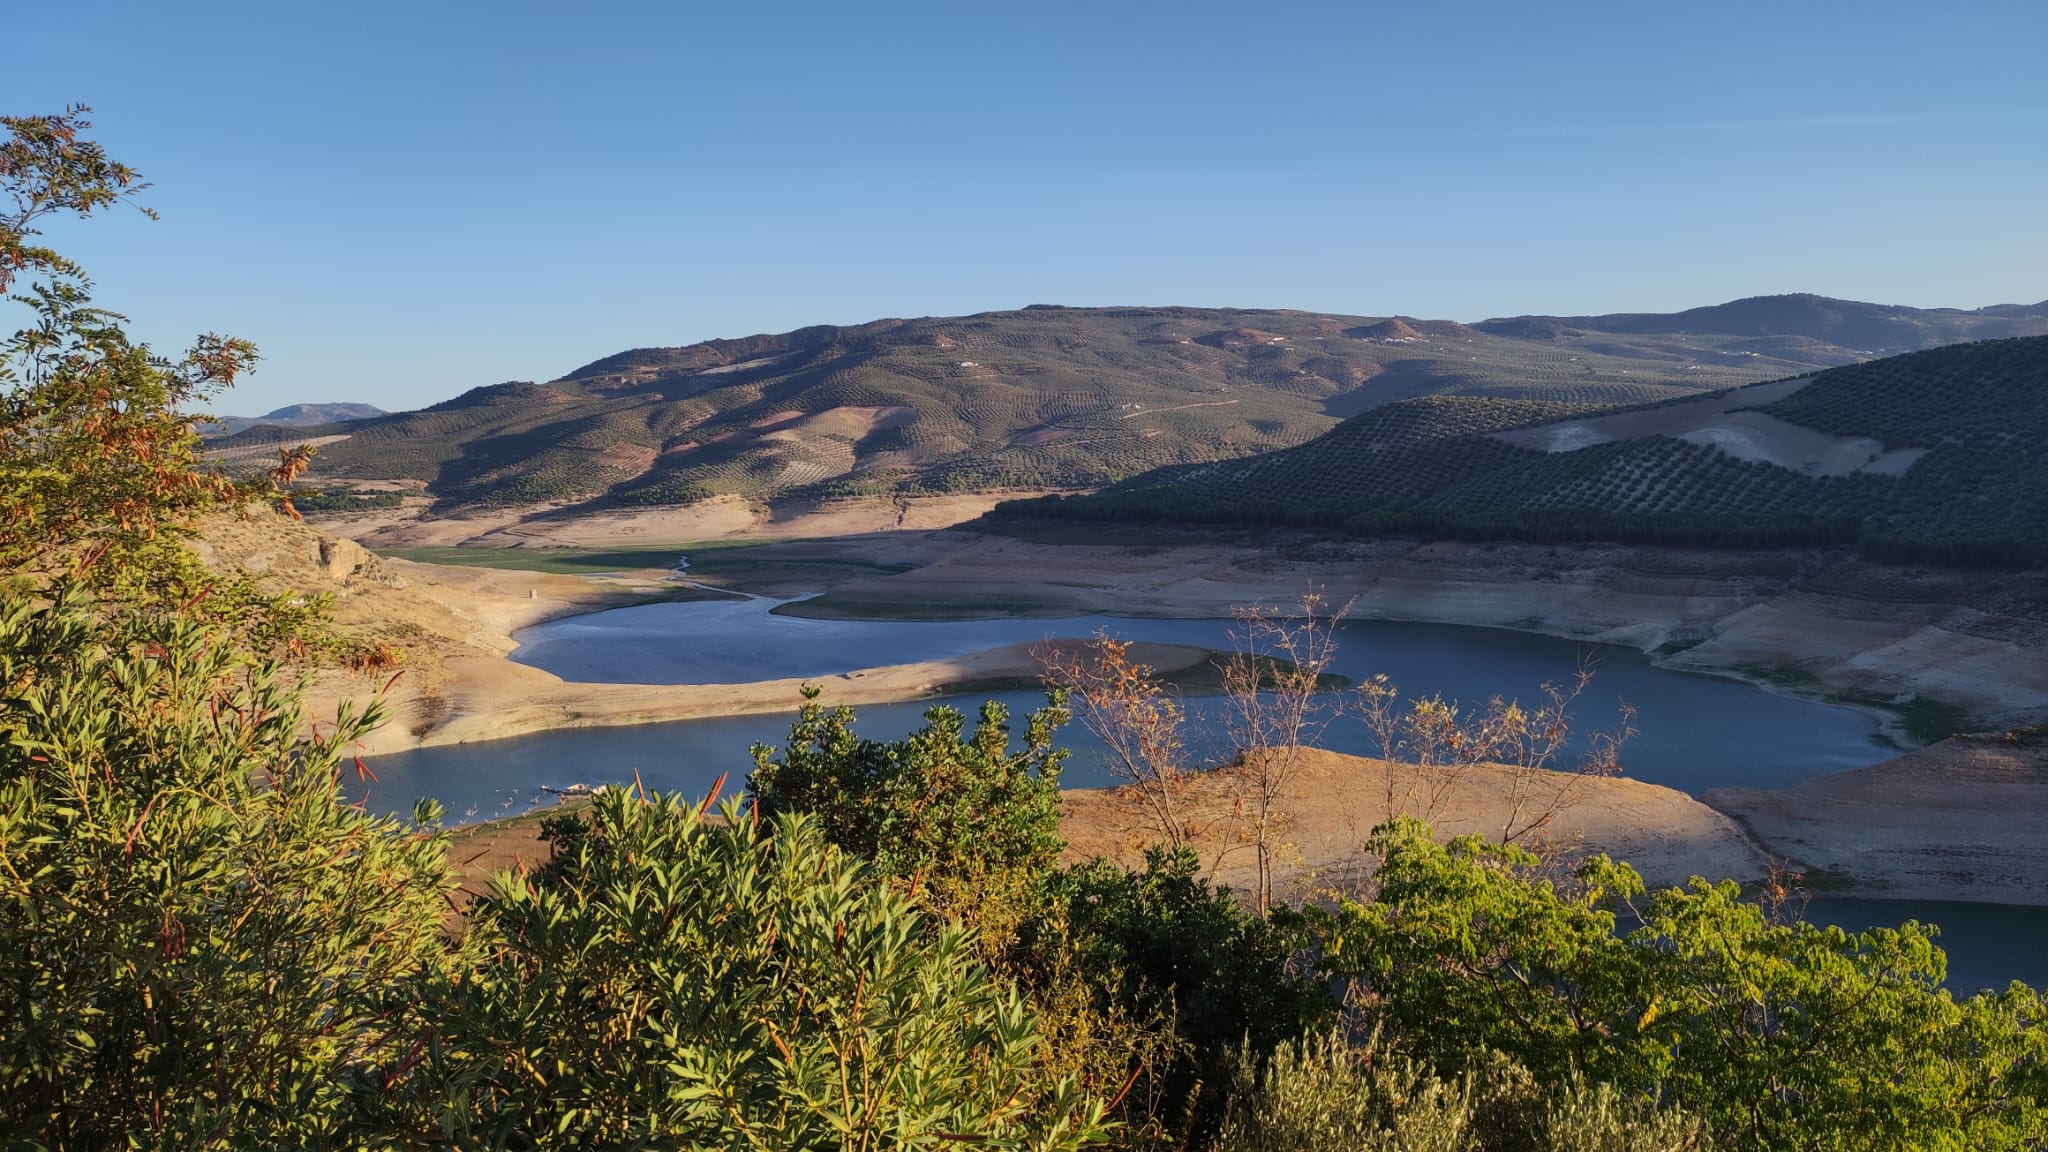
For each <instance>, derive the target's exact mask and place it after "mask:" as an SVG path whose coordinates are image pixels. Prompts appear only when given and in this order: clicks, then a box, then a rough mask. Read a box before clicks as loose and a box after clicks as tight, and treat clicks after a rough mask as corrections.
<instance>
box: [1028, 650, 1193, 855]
mask: <svg viewBox="0 0 2048 1152" xmlns="http://www.w3.org/2000/svg"><path fill="white" fill-rule="evenodd" d="M1032 655H1033V656H1035V657H1036V658H1037V659H1038V662H1039V663H1040V665H1042V666H1043V667H1044V669H1045V679H1046V682H1047V683H1048V684H1050V685H1052V686H1053V687H1056V688H1060V689H1063V690H1064V691H1065V692H1066V693H1067V703H1068V706H1069V707H1070V708H1072V709H1073V712H1074V717H1075V719H1077V720H1079V721H1080V722H1081V726H1082V727H1083V728H1085V729H1087V730H1088V732H1089V734H1090V735H1092V736H1094V737H1095V738H1096V739H1097V740H1100V741H1101V742H1102V744H1103V747H1104V748H1106V749H1108V752H1109V762H1108V768H1109V774H1110V775H1111V776H1112V777H1114V778H1116V779H1117V780H1119V781H1121V782H1122V784H1123V785H1124V786H1125V788H1126V789H1127V791H1128V792H1129V794H1131V795H1133V796H1135V797H1136V798H1137V799H1138V801H1139V804H1140V806H1141V809H1142V810H1143V812H1144V813H1145V823H1146V830H1147V831H1148V832H1150V833H1151V834H1152V835H1153V836H1154V837H1156V839H1157V842H1159V843H1161V844H1164V845H1165V846H1166V847H1168V848H1171V849H1175V850H1178V849H1181V848H1185V847H1188V846H1189V845H1190V843H1191V841H1193V840H1194V839H1195V837H1196V836H1197V835H1199V834H1200V832H1201V825H1202V824H1203V823H1204V821H1203V819H1202V817H1203V816H1204V813H1203V811H1202V808H1203V805H1202V803H1201V792H1202V789H1201V788H1200V786H1199V781H1198V780H1197V779H1196V768H1195V767H1194V766H1193V765H1191V764H1190V763H1189V762H1188V754H1187V746H1186V742H1185V740H1184V738H1183V729H1184V723H1185V721H1186V719H1187V712H1186V710H1185V709H1184V708H1182V707H1181V703H1180V701H1179V700H1178V699H1176V698H1175V696H1174V695H1173V693H1172V691H1171V690H1170V689H1169V688H1167V686H1166V685H1165V684H1163V683H1161V682H1160V680H1159V678H1158V677H1157V676H1156V675H1154V674H1153V671H1152V669H1151V667H1150V666H1148V665H1145V664H1141V663H1139V662H1138V661H1137V660H1136V659H1134V658H1133V657H1132V655H1131V645H1130V643H1129V642H1128V641H1124V640H1118V639H1115V638H1114V637H1112V636H1110V635H1109V633H1108V632H1106V631H1103V632H1097V633H1096V634H1095V636H1094V638H1093V639H1092V640H1090V641H1088V642H1087V643H1086V644H1084V645H1078V646H1077V645H1071V644H1060V643H1057V642H1047V643H1044V644H1040V645H1039V646H1037V647H1036V648H1035V649H1033V651H1032Z"/></svg>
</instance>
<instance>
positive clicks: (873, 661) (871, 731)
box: [374, 598, 1893, 819]
mask: <svg viewBox="0 0 2048 1152" xmlns="http://www.w3.org/2000/svg"><path fill="white" fill-rule="evenodd" d="M777 606H778V602H777V601H773V600H767V599H760V598H755V599H749V600H745V601H733V600H716V601H695V602H685V603H670V604H649V605H643V606H640V607H635V608H620V609H614V610H612V611H609V612H598V613H593V614H590V615H587V616H576V617H570V618H568V619H564V620H559V621H554V622H551V623H547V624H543V625H540V626H538V627H535V628H530V629H526V630H525V631H523V632H521V633H520V634H519V636H518V639H519V641H520V644H521V647H520V648H519V650H518V651H517V652H515V653H514V654H513V658H514V659H515V660H518V661H520V662H522V663H526V664H530V665H532V666H534V667H537V668H541V669H544V670H546V671H548V672H552V673H554V674H555V675H557V676H560V677H562V678H563V679H564V680H574V681H584V682H593V683H621V684H632V683H638V684H737V683H746V682H749V681H755V680H773V679H785V678H794V677H807V678H814V679H825V678H829V677H833V676H838V675H841V674H843V673H846V672H849V671H853V670H856V669H861V668H872V667H880V666H885V665H891V664H908V663H915V662H919V661H926V660H938V659H945V658H949V657H957V656H964V655H967V654H969V653H973V652H979V651H984V650H986V649H989V648H995V647H1000V646H1003V645H1008V644H1024V643H1032V642H1036V641H1039V640H1044V639H1048V638H1051V637H1085V636H1090V635H1093V634H1095V633H1097V632H1098V631H1105V632H1108V633H1110V634H1111V635H1114V636H1117V637H1119V638H1121V639H1125V640H1132V641H1147V642H1157V643H1167V644H1184V645H1191V646H1197V647H1204V648H1215V649H1225V650H1227V649H1229V648H1230V647H1231V631H1232V629H1233V628H1234V627H1235V625H1234V624H1233V622H1232V621H1229V620H1219V619H1192V620H1188V619H1152V618H1144V617H1113V616H1076V617H1067V618H1062V619H1050V620H1048V619H994V620H964V621H945V622H923V621H917V622H908V621H870V620H813V619H808V618H804V617H799V616H789V615H783V614H779V613H776V612H774V611H773V609H774V608H776V607H777ZM1338 627H1339V647H1338V655H1337V660H1336V662H1335V665H1334V667H1333V670H1334V671H1335V672H1337V673H1338V674H1340V675H1343V676H1345V677H1348V678H1349V679H1351V680H1352V681H1354V682H1357V681H1360V680H1363V679H1365V678H1366V677H1369V676H1372V675H1375V674H1385V675H1387V676H1389V677H1390V678H1392V680H1393V681H1394V683H1395V684H1396V685H1397V686H1398V687H1399V688H1400V690H1401V692H1402V694H1403V696H1404V697H1407V698H1414V697H1428V696H1432V695H1436V694H1441V695H1442V696H1443V697H1444V698H1445V699H1446V700H1447V701H1456V702H1459V703H1461V704H1463V705H1466V706H1468V707H1483V706H1484V705H1485V703H1486V701H1487V700H1488V698H1490V697H1492V696H1496V695H1498V696H1502V697H1507V698H1520V699H1521V700H1523V701H1525V702H1529V701H1533V700H1536V699H1537V698H1538V697H1539V693H1540V689H1541V686H1542V685H1543V684H1544V683H1546V682H1548V683H1557V684H1563V683H1567V682H1569V681H1570V680H1572V678H1573V677H1574V676H1575V675H1576V674H1577V670H1578V669H1579V667H1580V666H1581V664H1585V665H1588V666H1590V667H1591V668H1592V670H1593V672H1594V679H1593V682H1592V684H1591V686H1589V687H1588V689H1587V690H1586V692H1585V694H1584V695H1583V696H1582V697H1581V698H1580V700H1579V702H1578V704H1577V706H1576V707H1575V708H1574V713H1573V722H1574V730H1575V732H1576V733H1577V734H1578V735H1579V736H1580V737H1582V738H1583V737H1584V736H1586V735H1587V734H1589V733H1592V732H1595V731H1598V730H1600V729H1603V728H1609V727H1612V726H1613V725H1614V724H1615V723H1616V722H1617V721H1618V718H1619V716H1618V711H1617V709H1618V707H1619V705H1621V704H1623V703H1627V704H1628V705H1630V706H1632V707H1634V708H1635V709H1636V714H1635V719H1634V722H1633V723H1634V726H1635V727H1636V729H1637V730H1638V735H1637V736H1636V738H1635V739H1634V740H1632V741H1631V742H1630V743H1629V744H1628V746H1627V748H1626V749H1625V751H1624V753H1623V758H1622V759H1623V764H1624V767H1625V770H1626V773H1627V775H1629V776H1631V777H1634V778H1636V779H1639V780H1644V781H1647V782H1649V783H1653V784H1662V785H1665V786H1668V787H1672V788H1677V789H1679V790H1681V791H1685V792H1691V793H1699V792H1704V791H1706V790H1707V789H1710V788H1723V787H1753V788H1781V787H1785V786H1787V785H1790V784H1796V783H1798V782H1800V781H1802V780H1805V779H1807V778H1809V777H1812V776H1815V775H1819V774H1821V773H1826V772H1840V771H1845V770H1848V769H1852V768H1860V767H1864V766H1866V765H1869V764H1874V763H1876V762H1878V761H1880V760H1883V759H1885V758H1886V757H1887V756H1889V755H1891V754H1892V751H1893V750H1892V749H1890V748H1887V747H1886V746H1885V745H1884V744H1883V743H1882V742H1881V741H1880V740H1879V739H1878V731H1879V727H1878V721H1877V719H1876V718H1875V717H1873V716H1871V715H1870V714H1868V713H1866V712H1861V711H1858V710H1855V709H1851V708H1843V707H1838V706H1835V705H1831V704H1826V703H1823V702H1820V701H1814V700H1803V699H1797V698H1793V697H1788V696H1781V695H1777V694H1774V693H1771V692H1766V691H1764V690H1763V689H1761V688H1758V687H1756V686H1754V685H1751V684H1747V683H1744V682H1742V681H1738V680H1732V679H1727V678H1724V677H1718V676H1706V675H1699V674H1695V673H1689V672H1679V671H1674V670H1671V669H1667V668H1659V667H1657V666H1655V665H1654V664H1652V663H1651V662H1650V661H1649V659H1648V658H1647V657H1645V656H1644V655H1642V654H1641V653H1639V652H1636V651H1635V650H1633V649H1629V648H1622V647H1618V646H1613V645H1599V644H1586V643H1582V642H1576V641H1571V640H1560V639H1556V638H1553V637H1547V636H1536V635H1531V634H1528V633H1522V632H1510V631H1506V630H1503V629H1496V628H1472V627H1464V626H1459V625H1449V624H1409V623H1392V622H1380V621H1357V622H1348V623H1345V624H1341V625H1339V626H1338ZM984 698H986V699H995V700H999V701H1001V702H1002V703H1003V704H1005V705H1006V706H1007V707H1008V708H1009V709H1010V713H1011V717H1012V719H1013V720H1016V721H1020V722H1021V717H1022V715H1023V714H1024V713H1025V712H1028V711H1029V710H1030V709H1032V708H1034V707H1037V706H1039V705H1041V704H1043V703H1044V694H1043V693H1042V692H1038V691H1033V690H1022V689H1013V690H1008V691H998V692H985V693H977V694H975V695H973V696H967V697H961V698H957V699H953V700H947V701H932V700H926V701H917V702H909V703H899V704H870V705H864V706H862V707H860V708H858V709H857V710H856V711H857V714H858V717H859V721H858V726H857V730H858V731H859V732H861V733H862V734H863V735H865V736H869V737H872V738H875V739H893V738H896V737H899V736H902V735H903V734H904V733H906V732H909V731H911V730H913V729H915V728H916V727H918V726H919V725H920V724H921V723H922V718H923V714H924V712H925V710H926V709H927V708H930V707H932V706H933V704H935V703H946V704H950V705H953V706H956V707H960V708H962V709H963V710H967V711H970V712H971V711H972V710H973V709H974V708H975V707H977V706H978V705H979V704H980V702H981V700H982V699H984ZM799 703H800V700H799V699H797V698H795V697H794V695H792V699H791V700H790V707H789V713H788V714H783V715H772V714H769V715H753V716H733V717H715V718H709V719H699V720H680V721H674V722H670V723H662V724H645V725H635V726H631V727H614V728H581V729H564V730H557V731H551V732H539V733H533V734H530V735H525V736H518V737H513V738H510V739H505V740H494V741H488V742H483V743H476V744H457V745H449V746H443V747H436V748H422V749H417V750H414V751H409V752H399V753H392V754H389V755H384V756H379V757H377V758H376V765H375V767H376V772H377V775H378V776H379V777H380V783H378V784H377V785H375V786H374V791H375V793H376V799H377V800H378V801H379V804H380V806H388V807H390V808H391V809H393V810H400V809H409V808H410V807H411V804H412V800H413V799H414V798H415V797H417V796H432V797H434V798H435V799H438V800H440V801H441V802H442V803H443V804H445V805H447V806H448V808H449V810H450V814H451V815H452V816H454V817H456V818H458V819H461V818H465V817H466V818H469V819H483V818H488V817H491V816H493V815H497V814H500V813H501V812H504V811H516V810H520V809H523V808H525V807H529V806H531V803H532V802H534V801H535V800H536V799H537V798H538V796H539V795H540V793H539V789H540V787H541V786H542V785H547V786H551V787H562V786H566V785H569V784H574V783H585V784H591V785H597V784H604V783H620V782H630V781H632V780H633V779H634V776H635V774H636V773H637V774H638V776H639V779H640V780H642V781H643V782H644V783H645V784H646V785H647V786H648V787H650V788H655V789H659V790H662V791H673V790H682V791H686V792H702V791H703V790H704V789H706V788H708V787H709V786H710V785H711V783H712V782H713V781H715V780H716V779H717V778H718V777H719V776H720V775H724V776H726V777H727V779H728V782H729V784H730V785H731V786H733V787H737V786H738V785H739V783H740V782H742V781H743V780H744V777H745V774H746V772H747V770H748V768H749V767H750V765H751V763H752V760H751V758H750V757H749V756H748V752H747V750H748V748H749V747H750V746H751V745H753V744H755V743H768V744H775V745H779V744H780V743H781V741H782V739H783V738H784V737H785V736H786V735H787V734H788V731H789V714H793V713H794V712H795V711H796V708H797V705H798V704H799ZM1186 703H1187V706H1188V710H1189V713H1190V716H1191V718H1192V719H1193V720H1194V721H1195V725H1194V727H1195V729H1196V736H1197V739H1198V740H1199V739H1200V738H1201V736H1202V735H1203V734H1205V733H1206V734H1207V735H1208V736H1209V737H1210V738H1211V747H1209V748H1208V749H1206V751H1208V752H1209V753H1210V754H1211V755H1212V757H1213V756H1220V755H1222V754H1223V750H1222V749H1221V747H1220V746H1216V741H1215V740H1214V737H1215V736H1216V735H1218V734H1219V730H1220V728H1221V723H1220V717H1221V715H1222V712H1223V706H1222V704H1223V702H1222V701H1221V700H1218V699H1215V698H1199V697H1197V698H1191V699H1189V700H1187V701H1186ZM1019 726H1020V727H1021V723H1020V724H1019ZM1061 742H1062V744H1063V745H1064V746H1066V747H1068V748H1070V749H1072V751H1073V756H1072V757H1071V758H1070V759H1069V761H1068V764H1067V768H1066V773H1065V775H1064V777H1063V778H1062V783H1063V784H1064V785H1066V786H1067V787H1073V788H1088V787H1098V786H1102V785H1106V784H1108V783H1111V781H1110V779H1109V776H1108V775H1107V773H1106V772H1105V770H1104V768H1103V763H1102V757H1101V751H1100V748H1099V746H1098V745H1096V744H1095V742H1094V741H1093V740H1091V739H1090V738H1089V737H1088V734H1087V733H1086V732H1084V731H1082V730H1081V728H1080V727H1079V726H1078V725H1070V726H1068V727H1067V728H1066V729H1064V730H1063V732H1062V740H1061ZM1317 743H1318V744H1319V745H1320V746H1322V747H1324V748H1328V749H1331V750H1333V751H1337V752H1348V753H1353V754H1357V755H1377V754H1379V752H1380V748H1379V746H1378V744H1377V743H1376V742H1375V741H1374V739H1373V737H1372V735H1371V734H1370V733H1369V732H1368V731H1367V729H1366V727H1365V724H1364V723H1363V722H1362V721H1361V720H1360V719H1359V718H1358V717H1357V716H1356V715H1340V716H1337V717H1336V718H1334V719H1333V720H1332V721H1331V723H1330V724H1329V726H1328V727H1327V728H1326V729H1324V731H1323V735H1322V738H1321V739H1320V740H1319V741H1318V742H1317ZM1576 757H1577V751H1576V750H1574V751H1572V752H1570V753H1568V755H1567V759H1566V762H1564V763H1561V764H1560V765H1559V766H1569V763H1570V762H1573V761H1575V760H1576Z"/></svg>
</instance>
